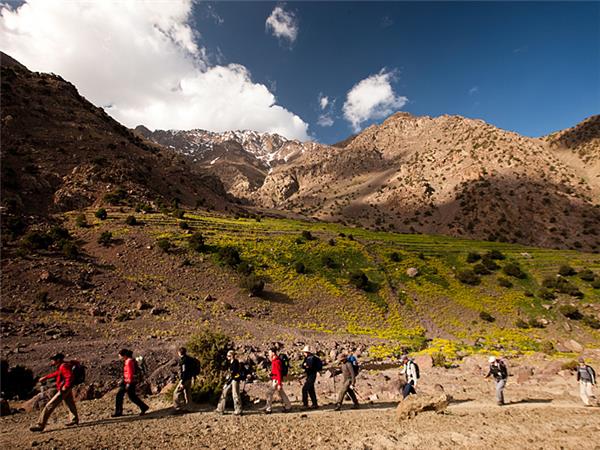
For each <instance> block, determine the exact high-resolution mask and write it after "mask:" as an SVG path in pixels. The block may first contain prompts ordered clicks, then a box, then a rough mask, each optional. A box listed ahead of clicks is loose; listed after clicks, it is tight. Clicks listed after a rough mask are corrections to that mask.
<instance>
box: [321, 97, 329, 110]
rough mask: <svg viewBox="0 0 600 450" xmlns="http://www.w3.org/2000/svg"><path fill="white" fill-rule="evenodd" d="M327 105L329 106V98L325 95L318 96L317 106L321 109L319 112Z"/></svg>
mask: <svg viewBox="0 0 600 450" xmlns="http://www.w3.org/2000/svg"><path fill="white" fill-rule="evenodd" d="M328 104H329V97H327V96H326V95H323V94H319V106H320V107H321V110H323V109H325V108H327V105H328Z"/></svg>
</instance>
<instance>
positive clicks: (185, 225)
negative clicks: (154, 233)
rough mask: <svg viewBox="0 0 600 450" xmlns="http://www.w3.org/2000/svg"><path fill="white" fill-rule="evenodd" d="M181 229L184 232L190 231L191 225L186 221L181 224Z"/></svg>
mask: <svg viewBox="0 0 600 450" xmlns="http://www.w3.org/2000/svg"><path fill="white" fill-rule="evenodd" d="M179 228H181V229H182V230H189V229H190V225H189V224H188V223H187V222H185V221H183V222H179Z"/></svg>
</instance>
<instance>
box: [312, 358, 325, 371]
mask: <svg viewBox="0 0 600 450" xmlns="http://www.w3.org/2000/svg"><path fill="white" fill-rule="evenodd" d="M312 358H313V367H314V369H315V372H320V371H321V370H323V361H321V358H319V357H318V356H317V355H313V357H312Z"/></svg>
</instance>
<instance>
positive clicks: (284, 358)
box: [279, 353, 290, 377]
mask: <svg viewBox="0 0 600 450" xmlns="http://www.w3.org/2000/svg"><path fill="white" fill-rule="evenodd" d="M279 359H280V360H281V376H282V377H287V375H288V373H289V371H290V358H288V355H286V354H285V353H282V354H281V355H279Z"/></svg>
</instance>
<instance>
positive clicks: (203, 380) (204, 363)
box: [186, 330, 233, 404]
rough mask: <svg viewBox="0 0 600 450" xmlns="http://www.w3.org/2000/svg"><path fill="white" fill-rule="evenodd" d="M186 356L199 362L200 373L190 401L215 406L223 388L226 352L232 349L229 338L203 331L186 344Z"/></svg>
mask: <svg viewBox="0 0 600 450" xmlns="http://www.w3.org/2000/svg"><path fill="white" fill-rule="evenodd" d="M186 348H187V351H188V354H189V355H190V356H193V357H195V358H198V360H199V361H200V367H201V372H200V375H199V376H198V377H197V378H196V382H195V383H194V386H193V387H192V400H193V401H195V402H197V403H202V402H207V401H208V402H210V403H213V404H216V403H217V401H218V400H219V397H220V395H221V389H222V387H223V379H224V377H223V375H224V373H225V369H226V361H227V352H228V351H229V350H231V349H232V348H233V344H232V342H231V340H230V339H229V337H227V336H225V335H224V334H221V333H218V332H212V331H208V330H205V331H203V332H201V333H200V334H197V335H194V336H192V337H191V338H190V340H189V341H188V342H187V344H186Z"/></svg>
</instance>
